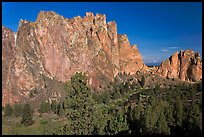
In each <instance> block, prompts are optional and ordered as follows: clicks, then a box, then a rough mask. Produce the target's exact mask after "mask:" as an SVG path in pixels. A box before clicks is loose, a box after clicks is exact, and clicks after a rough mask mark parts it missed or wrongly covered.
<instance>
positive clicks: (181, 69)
mask: <svg viewBox="0 0 204 137" xmlns="http://www.w3.org/2000/svg"><path fill="white" fill-rule="evenodd" d="M157 73H158V74H160V75H161V76H164V77H167V78H179V79H181V80H182V81H191V82H195V81H198V80H202V60H201V57H200V54H199V53H195V52H194V51H192V50H185V51H183V50H181V51H180V52H175V53H174V54H173V55H172V56H171V57H170V58H169V59H167V60H165V61H163V62H162V63H161V65H160V66H159V69H158V71H157Z"/></svg>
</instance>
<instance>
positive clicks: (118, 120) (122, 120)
mask: <svg viewBox="0 0 204 137" xmlns="http://www.w3.org/2000/svg"><path fill="white" fill-rule="evenodd" d="M128 129H129V126H128V123H127V119H126V116H125V115H122V114H120V113H119V114H115V115H114V116H113V117H112V118H111V119H110V120H109V121H108V124H107V126H106V133H107V134H108V135H116V134H118V133H119V132H122V131H126V130H128Z"/></svg>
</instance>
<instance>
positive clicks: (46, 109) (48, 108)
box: [39, 101, 50, 113]
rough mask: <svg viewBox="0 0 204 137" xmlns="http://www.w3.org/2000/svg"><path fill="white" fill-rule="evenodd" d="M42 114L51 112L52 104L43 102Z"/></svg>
mask: <svg viewBox="0 0 204 137" xmlns="http://www.w3.org/2000/svg"><path fill="white" fill-rule="evenodd" d="M39 111H40V112H41V113H47V112H49V111H50V103H49V102H45V101H43V102H41V104H40V110H39Z"/></svg>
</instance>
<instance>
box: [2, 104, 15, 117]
mask: <svg viewBox="0 0 204 137" xmlns="http://www.w3.org/2000/svg"><path fill="white" fill-rule="evenodd" d="M12 114H13V109H12V107H11V105H10V104H6V105H5V108H4V116H5V117H11V116H12Z"/></svg>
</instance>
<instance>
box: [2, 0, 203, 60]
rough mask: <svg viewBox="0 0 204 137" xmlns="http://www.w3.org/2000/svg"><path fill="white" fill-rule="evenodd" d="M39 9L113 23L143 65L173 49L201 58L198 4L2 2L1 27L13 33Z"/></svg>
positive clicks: (33, 17)
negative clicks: (100, 17)
mask: <svg viewBox="0 0 204 137" xmlns="http://www.w3.org/2000/svg"><path fill="white" fill-rule="evenodd" d="M40 10H43V11H50V10H53V11H55V12H57V13H58V14H61V15H63V16H64V17H67V18H72V17H74V16H78V15H80V16H81V17H84V16H85V13H86V12H88V11H90V12H93V13H94V15H95V14H96V13H102V14H106V19H107V22H108V21H111V20H115V21H116V23H117V27H118V34H124V33H125V34H127V36H128V38H129V41H130V43H131V44H135V43H136V44H137V45H138V49H139V51H140V53H141V55H142V57H143V60H144V61H145V62H146V63H147V62H152V61H153V62H161V61H162V60H164V59H166V58H168V57H169V56H170V55H171V54H172V53H174V52H175V51H176V50H180V49H183V50H186V49H193V50H194V51H197V52H199V53H200V54H201V55H202V3H201V2H195V3H193V2H181V3H179V2H174V3H171V2H160V3H159V2H127V3H125V2H95V3H93V2H65V3H62V2H49V3H48V2H27V3H25V2H16V3H14V2H10V3H9V2H6V3H5V2H3V3H2V25H4V26H6V27H8V28H10V29H12V30H13V31H15V32H16V31H17V28H18V23H19V20H20V19H26V20H28V21H35V20H36V17H37V14H38V13H39V11H40Z"/></svg>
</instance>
